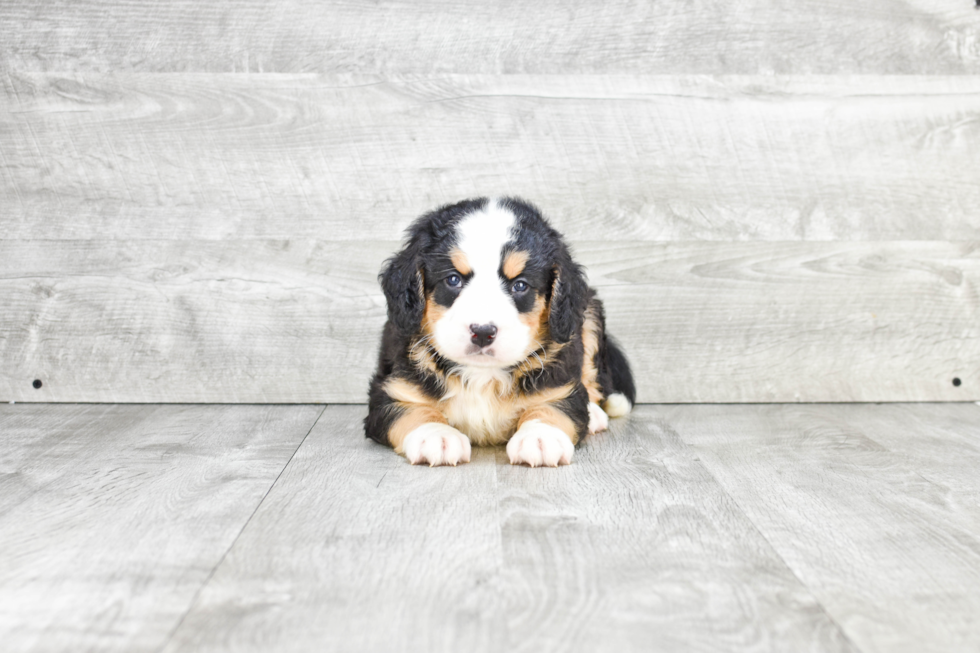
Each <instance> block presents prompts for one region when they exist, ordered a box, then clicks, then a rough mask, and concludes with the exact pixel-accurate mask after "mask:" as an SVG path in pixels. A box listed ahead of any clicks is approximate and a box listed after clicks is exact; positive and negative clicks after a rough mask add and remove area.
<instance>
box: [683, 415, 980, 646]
mask: <svg viewBox="0 0 980 653" xmlns="http://www.w3.org/2000/svg"><path fill="white" fill-rule="evenodd" d="M665 415H666V417H667V420H668V421H669V423H670V424H671V425H673V426H674V427H675V428H676V429H677V431H678V433H679V434H680V436H681V437H682V439H683V440H684V441H685V442H686V443H689V444H691V445H692V446H693V447H694V448H695V449H696V450H697V452H698V454H699V455H700V458H701V461H702V462H703V463H704V465H705V466H706V467H707V468H708V469H709V470H710V471H711V474H712V475H713V476H714V477H715V478H717V479H718V482H719V483H720V484H721V485H722V486H723V487H724V488H725V489H726V490H727V491H728V492H729V493H730V494H731V495H732V497H733V498H734V500H735V501H736V502H737V503H738V505H739V506H740V508H741V509H742V510H744V511H745V513H746V514H747V515H748V516H749V518H750V519H751V520H752V521H753V522H754V523H755V524H756V525H757V526H758V527H759V529H760V531H761V532H762V533H763V535H765V537H766V538H767V540H768V541H769V542H771V543H772V545H773V547H774V548H775V549H776V551H778V552H779V554H780V555H781V556H782V557H783V559H785V560H786V562H787V564H788V565H789V566H790V568H792V569H793V571H794V572H795V573H796V575H797V576H798V577H799V578H800V579H801V580H802V581H803V582H804V583H805V584H806V585H807V586H808V587H810V588H811V589H812V590H813V592H814V594H815V595H816V596H817V598H818V599H819V600H820V603H821V604H822V605H823V606H824V607H825V608H826V609H827V611H828V613H829V614H830V615H831V616H832V617H833V618H834V620H835V621H836V622H837V623H839V624H840V625H841V627H842V628H843V629H844V631H845V632H846V634H847V635H848V636H849V637H850V638H851V639H852V640H853V641H854V643H855V644H857V646H858V647H860V648H861V650H865V651H910V652H911V651H923V650H942V651H974V650H976V649H977V647H978V646H980V630H978V629H977V627H976V615H977V614H978V613H980V531H978V525H980V503H978V501H977V498H978V496H980V494H978V492H980V486H978V482H977V474H976V469H978V466H980V427H978V425H980V408H978V407H977V406H975V405H972V404H964V405H957V406H951V407H944V408H941V409H940V408H938V407H935V406H924V407H919V406H903V407H896V406H893V405H890V406H678V407H673V408H670V409H665ZM967 470H969V473H967Z"/></svg>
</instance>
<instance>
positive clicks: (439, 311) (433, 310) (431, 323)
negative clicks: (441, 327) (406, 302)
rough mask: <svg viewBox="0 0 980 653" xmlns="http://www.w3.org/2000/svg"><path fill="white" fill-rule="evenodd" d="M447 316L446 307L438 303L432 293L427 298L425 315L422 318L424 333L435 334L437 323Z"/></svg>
mask: <svg viewBox="0 0 980 653" xmlns="http://www.w3.org/2000/svg"><path fill="white" fill-rule="evenodd" d="M445 314H446V307H445V306H442V305H440V304H439V303H438V302H436V301H435V300H434V299H433V297H432V293H429V295H428V296H427V297H426V298H425V313H424V314H423V316H422V333H425V334H427V335H432V334H433V333H435V328H436V322H438V321H439V320H441V319H442V316H443V315H445Z"/></svg>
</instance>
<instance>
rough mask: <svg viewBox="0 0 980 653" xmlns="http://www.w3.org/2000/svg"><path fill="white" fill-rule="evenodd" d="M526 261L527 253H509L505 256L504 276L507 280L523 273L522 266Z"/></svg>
mask: <svg viewBox="0 0 980 653" xmlns="http://www.w3.org/2000/svg"><path fill="white" fill-rule="evenodd" d="M527 259H528V253H527V252H509V253H508V254H507V256H505V257H504V266H503V271H504V276H505V277H507V278H508V279H513V278H514V277H516V276H517V275H519V274H520V273H521V272H523V271H524V266H526V265H527Z"/></svg>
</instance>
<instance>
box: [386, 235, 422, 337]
mask: <svg viewBox="0 0 980 653" xmlns="http://www.w3.org/2000/svg"><path fill="white" fill-rule="evenodd" d="M378 281H379V282H380V283H381V289H382V290H384V293H385V299H387V300H388V319H389V320H391V321H392V322H393V323H394V325H395V326H396V327H397V328H398V330H399V331H401V332H402V333H404V334H406V335H408V334H412V333H415V332H416V331H418V330H419V327H421V326H422V313H423V312H424V311H425V282H424V279H423V277H422V261H421V260H420V259H419V256H418V254H417V248H415V247H413V246H412V243H410V244H409V245H408V247H406V248H405V249H403V250H402V251H401V252H399V253H398V254H396V255H395V256H393V257H391V258H390V259H388V260H387V261H385V264H384V267H383V268H382V269H381V274H380V275H378Z"/></svg>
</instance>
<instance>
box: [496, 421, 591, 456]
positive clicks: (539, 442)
mask: <svg viewBox="0 0 980 653" xmlns="http://www.w3.org/2000/svg"><path fill="white" fill-rule="evenodd" d="M573 453H575V445H574V444H572V441H571V439H570V438H569V437H568V436H567V435H565V432H564V431H562V430H561V429H559V428H556V427H554V426H551V425H550V424H545V423H544V422H542V421H541V420H539V419H532V420H531V421H529V422H525V423H524V425H523V426H521V428H519V429H518V430H517V433H515V434H514V435H513V437H511V439H510V442H508V443H507V456H508V457H509V458H510V464H511V465H519V464H521V463H524V464H525V465H530V466H531V467H540V466H542V465H544V466H547V467H557V466H558V465H567V464H569V463H571V462H572V454H573Z"/></svg>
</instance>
